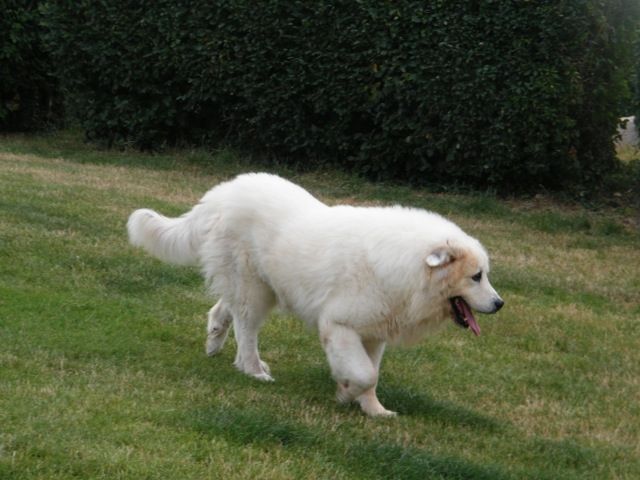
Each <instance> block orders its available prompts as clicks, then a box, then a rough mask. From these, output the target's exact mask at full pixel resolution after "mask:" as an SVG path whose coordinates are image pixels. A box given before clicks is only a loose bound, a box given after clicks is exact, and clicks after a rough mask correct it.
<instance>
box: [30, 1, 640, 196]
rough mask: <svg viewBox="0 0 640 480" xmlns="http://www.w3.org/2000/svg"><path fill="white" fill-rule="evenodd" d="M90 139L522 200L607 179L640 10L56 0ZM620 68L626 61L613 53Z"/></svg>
mask: <svg viewBox="0 0 640 480" xmlns="http://www.w3.org/2000/svg"><path fill="white" fill-rule="evenodd" d="M42 13H43V16H44V22H45V24H46V27H47V29H48V45H49V47H50V48H51V50H52V51H53V53H54V55H55V58H56V61H57V65H58V67H59V75H60V78H63V79H64V81H65V85H66V87H67V89H68V91H70V92H73V94H74V98H75V99H77V106H78V111H79V112H80V113H81V119H82V123H83V125H84V126H85V128H86V131H87V133H88V135H89V136H90V137H91V138H94V139H98V140H101V141H106V142H108V143H114V142H126V143H130V144H134V145H136V146H138V147H141V148H157V147H159V146H162V145H164V144H167V143H175V142H179V141H187V142H196V143H205V144H206V143H210V142H215V141H218V140H220V139H221V138H223V139H225V140H226V141H228V142H231V143H233V144H238V145H241V146H242V147H243V148H246V149H255V150H256V151H260V152H267V153H269V154H271V155H273V156H277V157H278V158H279V159H280V160H282V159H286V160H288V161H292V162H306V163H308V164H310V165H312V166H315V165H321V164H339V165H340V166H342V167H345V168H348V169H350V170H354V171H357V172H360V173H363V174H366V175H369V176H372V177H375V178H384V179H391V178H393V179H400V180H405V181H410V182H414V183H430V182H434V183H446V184H470V185H474V186H476V187H480V188H496V189H501V190H511V191H519V190H530V189H532V188H538V187H539V186H544V187H546V188H561V187H563V186H565V185H567V184H582V183H585V182H590V181H594V180H595V179H597V178H598V177H599V176H600V175H601V174H602V173H603V172H606V171H608V170H609V169H611V168H613V166H614V161H615V160H614V155H613V147H612V142H611V137H612V135H613V134H614V133H615V129H616V125H617V118H618V116H619V114H620V112H618V111H617V108H618V106H619V104H620V98H621V95H623V94H624V92H623V90H624V89H625V88H626V87H625V85H626V83H625V82H628V78H624V74H628V68H626V67H625V68H626V70H625V69H623V68H622V67H621V65H623V64H624V65H627V64H628V61H627V57H628V56H629V53H628V49H626V48H622V46H623V45H627V44H628V42H629V41H630V40H631V38H632V34H633V32H634V30H635V26H636V25H637V20H638V5H637V0H608V1H602V0H566V1H562V2H529V1H521V2H512V1H502V0H466V1H462V0H447V1H443V0H435V1H434V0H432V1H422V0H420V1H417V0H398V1H396V2H376V1H372V0H348V1H346V0H338V1H335V0H332V1H329V0H318V1H314V2H307V1H301V0H267V1H263V2H255V1H250V0H226V1H215V2H211V1H205V0H195V1H188V2H187V1H184V0H177V1H176V0H171V1H169V0H159V1H154V2H150V1H142V2H128V1H123V0H112V1H106V0H74V1H71V0H52V1H49V2H46V4H45V7H44V8H43V9H42ZM625 55H626V56H625Z"/></svg>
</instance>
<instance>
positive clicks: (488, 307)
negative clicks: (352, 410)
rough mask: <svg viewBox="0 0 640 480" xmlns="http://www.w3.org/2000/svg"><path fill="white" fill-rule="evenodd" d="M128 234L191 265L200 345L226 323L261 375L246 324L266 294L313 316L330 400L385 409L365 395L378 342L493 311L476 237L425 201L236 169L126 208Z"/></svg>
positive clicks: (251, 325)
mask: <svg viewBox="0 0 640 480" xmlns="http://www.w3.org/2000/svg"><path fill="white" fill-rule="evenodd" d="M127 227H128V231H129V238H130V241H131V243H132V244H133V245H137V246H141V247H143V248H145V249H146V250H147V251H148V252H149V253H151V254H152V255H154V256H156V257H158V258H160V259H162V260H164V261H167V262H171V263H174V264H180V265H198V266H200V267H201V268H202V271H203V275H204V277H205V279H206V281H207V282H208V284H209V286H210V290H211V292H212V294H214V295H216V296H218V297H219V298H220V299H219V301H218V303H216V304H215V306H214V307H213V308H211V310H210V311H209V321H208V326H207V333H208V337H207V345H206V348H207V353H208V354H209V355H214V354H215V353H217V352H218V351H220V349H221V348H222V347H223V345H224V342H225V340H226V337H227V333H228V330H229V327H230V325H231V323H233V328H234V332H235V337H236V341H237V346H238V350H237V354H236V359H235V366H236V367H237V368H238V369H239V370H241V371H243V372H245V373H246V374H248V375H251V376H253V377H256V378H258V379H260V380H273V379H272V377H271V374H270V371H269V367H268V366H267V364H266V363H265V362H263V361H262V360H260V356H259V354H258V331H259V330H260V327H261V325H262V324H263V322H264V320H265V318H266V316H267V314H268V312H269V311H270V310H271V308H272V307H274V306H275V305H276V304H279V305H280V306H282V307H284V308H286V309H288V310H290V311H291V312H293V313H294V314H295V315H297V316H298V317H300V318H301V319H302V320H304V321H305V322H306V323H307V325H309V326H311V327H313V328H316V329H317V330H318V332H319V335H320V340H321V342H322V346H323V347H324V350H325V352H326V354H327V359H328V361H329V365H330V367H331V372H332V375H333V378H334V379H335V380H336V382H337V383H338V393H337V397H338V400H339V401H340V402H351V401H354V400H355V401H357V402H358V403H359V404H360V405H361V407H362V410H363V411H364V412H365V413H367V414H369V415H393V414H394V412H390V411H389V410H387V409H385V408H384V407H383V406H382V405H381V404H380V402H379V401H378V398H377V396H376V384H377V382H378V370H379V366H380V360H381V358H382V354H383V352H384V348H385V344H386V343H392V344H407V343H413V342H417V341H418V340H420V339H421V338H422V337H423V336H424V335H425V334H427V333H429V332H432V331H435V330H436V329H437V327H439V326H440V325H442V324H443V323H444V322H445V320H446V319H448V318H453V320H454V321H455V322H456V323H458V324H460V325H461V326H463V327H466V328H470V329H471V330H472V331H473V332H474V333H475V334H476V335H479V334H480V327H479V326H478V323H477V322H476V320H475V318H474V316H473V314H472V309H473V310H477V311H479V312H482V313H494V312H496V311H498V310H499V309H500V308H501V307H502V305H503V301H502V299H501V298H500V296H499V295H498V294H497V293H496V291H495V290H494V289H493V288H492V287H491V284H490V283H489V280H488V278H487V274H488V273H489V260H488V257H487V254H486V252H485V250H484V249H483V248H482V246H481V245H480V243H479V242H478V241H477V240H475V239H473V238H471V237H470V236H468V235H467V234H465V233H464V232H463V231H462V230H461V229H460V228H458V227H457V226H456V225H454V224H453V223H451V222H449V221H447V220H445V219H444V218H442V217H440V216H439V215H436V214H434V213H429V212H426V211H423V210H417V209H408V208H402V207H387V208H380V207H352V206H343V205H340V206H334V207H330V206H327V205H325V204H324V203H322V202H320V201H319V200H317V199H316V198H314V197H313V196H311V194H309V193H308V192H307V191H306V190H304V189H302V188H301V187H299V186H297V185H295V184H293V183H291V182H288V181H287V180H284V179H282V178H280V177H277V176H275V175H269V174H264V173H255V174H253V173H252V174H246V175H240V176H238V177H237V178H235V179H234V180H232V181H229V182H225V183H221V184H219V185H217V186H216V187H214V188H213V189H211V190H210V191H209V192H208V193H207V194H206V195H205V196H204V197H203V198H202V200H201V201H200V203H199V204H198V205H196V206H195V207H193V209H192V210H191V211H190V212H188V213H186V214H184V215H183V216H181V217H179V218H167V217H164V216H162V215H159V214H158V213H156V212H154V211H152V210H147V209H142V210H136V211H135V212H133V214H132V215H131V216H130V218H129V222H128V224H127Z"/></svg>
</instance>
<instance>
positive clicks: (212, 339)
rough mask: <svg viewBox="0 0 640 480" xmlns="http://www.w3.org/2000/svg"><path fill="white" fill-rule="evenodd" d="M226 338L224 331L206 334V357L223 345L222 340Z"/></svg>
mask: <svg viewBox="0 0 640 480" xmlns="http://www.w3.org/2000/svg"><path fill="white" fill-rule="evenodd" d="M226 339H227V335H226V333H225V334H224V335H218V336H215V335H211V334H210V335H208V336H207V342H206V344H205V351H206V352H207V356H208V357H212V356H214V355H215V354H216V353H218V352H219V351H220V350H222V347H224V342H225V340H226Z"/></svg>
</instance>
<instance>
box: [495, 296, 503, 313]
mask: <svg viewBox="0 0 640 480" xmlns="http://www.w3.org/2000/svg"><path fill="white" fill-rule="evenodd" d="M503 305H504V301H503V300H502V299H501V298H499V299H498V300H495V301H494V302H493V307H494V310H493V312H494V313H495V312H497V311H498V310H500V309H501V308H502V306H503Z"/></svg>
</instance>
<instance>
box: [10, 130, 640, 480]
mask: <svg viewBox="0 0 640 480" xmlns="http://www.w3.org/2000/svg"><path fill="white" fill-rule="evenodd" d="M253 168H256V166H255V165H253V166H252V165H251V164H249V163H247V162H245V161H243V160H242V159H240V158H238V157H237V156H236V155H234V154H233V153H232V152H228V151H223V152H218V153H217V154H209V153H206V152H202V151H181V152H171V153H169V154H163V155H154V156H151V155H143V154H139V153H133V152H109V151H99V150H95V149H93V148H91V147H89V146H86V145H83V144H82V143H81V142H79V140H78V138H77V135H76V134H75V133H73V132H66V133H63V134H58V135H55V136H35V137H29V136H5V137H0V478H2V479H3V480H4V479H68V478H83V479H84V478H87V479H89V478H90V479H94V478H96V479H97V478H109V479H111V478H127V479H129V478H130V479H146V478H149V479H152V478H158V479H192V478H193V479H203V478H225V479H246V478H265V479H284V478H291V479H297V478H327V479H347V478H407V479H412V478H415V479H424V478H427V479H429V478H439V479H462V478H470V479H483V478H485V479H522V478H530V479H545V478H547V479H585V478H593V479H606V478H612V479H618V478H626V479H634V478H640V403H639V402H638V399H639V398H640V380H639V379H640V348H638V338H640V321H638V319H639V317H640V266H639V265H640V239H639V237H638V231H637V230H636V229H635V227H634V226H633V224H632V223H630V222H629V216H630V214H629V212H628V211H627V210H607V211H600V212H594V211H588V210H584V209H581V208H578V207H575V206H560V205H557V204H554V203H552V202H549V201H543V202H539V201H534V200H531V201H501V200H497V199H495V198H493V197H490V196H483V195H442V194H430V193H428V192H423V191H416V190H411V189H408V188H405V187H397V186H392V185H382V184H371V183H367V182H365V181H363V180H360V179H357V178H353V177H350V176H347V175H343V174H337V173H330V174H329V173H308V174H295V173H294V172H291V171H287V170H280V172H279V173H282V174H283V175H286V176H288V177H289V178H293V179H294V180H295V181H297V182H300V183H302V184H303V185H304V186H305V187H307V188H309V189H311V190H312V191H313V192H314V193H315V194H317V195H319V196H321V197H322V198H323V199H324V200H326V201H328V202H332V203H337V202H349V203H403V204H406V205H414V206H419V207H424V208H430V209H433V210H436V211H439V212H441V213H443V214H446V215H447V216H449V217H451V218H452V219H453V220H455V221H456V222H458V223H459V224H460V225H461V226H462V227H463V228H465V229H466V230H467V231H468V232H470V233H472V234H473V235H475V236H477V237H478V238H480V239H481V240H482V241H483V243H484V244H485V246H486V247H487V248H488V250H489V251H490V252H491V254H492V258H493V272H492V281H493V284H494V285H495V286H496V287H497V289H498V290H499V291H500V293H501V294H502V296H503V297H504V298H505V300H506V302H507V304H506V306H505V308H504V309H503V310H502V311H501V312H500V313H499V314H498V315H496V316H493V317H483V318H481V319H480V323H481V325H482V327H483V335H482V336H481V337H480V338H473V336H472V335H470V334H469V333H468V332H464V331H461V330H459V329H456V328H455V327H453V326H451V327H450V328H449V329H447V330H446V331H445V332H443V333H442V334H441V335H439V336H437V337H433V338H431V339H428V340H427V341H425V342H423V343H422V344H420V345H419V346H416V347H412V348H408V349H390V350H388V352H387V354H386V355H385V359H384V361H383V369H382V379H381V382H380V386H379V396H380V398H381V400H382V402H383V404H384V405H385V406H386V407H387V408H390V409H393V410H397V411H398V412H399V413H400V416H399V417H398V418H397V419H393V420H373V419H369V418H366V417H364V416H363V415H362V414H361V413H360V411H359V409H358V408H356V407H341V406H338V405H336V404H335V402H334V399H333V392H334V386H333V383H332V381H331V379H330V375H329V369H328V366H327V365H326V362H325V360H324V354H323V352H322V350H321V348H320V345H319V342H318V341H317V338H316V336H315V335H314V334H313V333H312V332H308V331H306V330H305V329H304V328H303V327H302V326H301V324H300V323H299V322H298V321H297V320H296V319H294V318H291V317H289V316H286V315H282V314H275V315H274V316H273V318H272V319H271V321H270V322H268V323H267V325H266V327H265V329H264V331H263V334H262V335H261V351H262V355H263V357H264V359H265V360H266V361H267V362H269V363H270V365H271V367H272V371H273V374H274V376H275V378H276V382H275V383H273V384H262V383H258V382H256V381H253V380H252V379H250V378H247V377H245V376H243V375H241V374H240V373H238V372H236V371H235V370H234V368H233V366H232V365H231V363H232V361H233V356H234V353H235V352H234V350H235V345H234V343H233V340H232V339H231V340H230V341H229V344H228V345H227V346H226V347H225V349H224V350H223V352H222V353H221V354H220V356H219V357H215V358H207V357H206V356H205V355H204V338H205V335H204V329H205V313H206V311H207V309H208V308H209V307H210V305H211V304H212V301H213V299H210V298H207V297H206V295H205V293H204V288H203V286H202V282H201V279H200V277H199V274H198V272H197V271H195V270H193V269H187V268H178V267H170V266H167V265H163V264H161V263H160V262H158V261H156V260H153V259H151V258H149V257H147V256H145V255H144V254H143V253H142V252H140V251H138V250H135V249H133V248H131V247H129V246H128V244H127V239H126V233H125V228H124V225H125V222H126V219H127V216H128V214H129V213H130V211H132V210H133V209H135V208H138V207H142V206H145V207H153V208H158V209H160V210H162V211H163V212H165V213H167V214H171V215H175V214H179V213H181V212H183V211H184V210H186V209H187V208H189V207H190V206H191V205H192V204H193V203H194V202H195V201H197V199H198V198H199V197H200V196H201V195H202V194H203V193H204V192H205V191H206V190H207V189H208V188H210V187H211V186H212V185H214V184H215V183H217V182H218V181H220V180H221V179H223V178H228V177H229V176H231V175H233V174H236V173H240V172H242V171H247V170H250V169H253Z"/></svg>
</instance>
